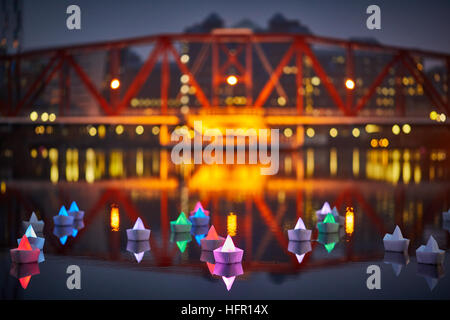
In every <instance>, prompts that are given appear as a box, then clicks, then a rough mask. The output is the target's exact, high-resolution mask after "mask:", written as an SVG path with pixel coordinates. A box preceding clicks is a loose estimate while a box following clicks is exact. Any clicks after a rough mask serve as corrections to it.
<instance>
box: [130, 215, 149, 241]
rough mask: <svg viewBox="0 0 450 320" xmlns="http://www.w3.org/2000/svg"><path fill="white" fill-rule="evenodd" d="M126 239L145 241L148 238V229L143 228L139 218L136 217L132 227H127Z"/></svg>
mask: <svg viewBox="0 0 450 320" xmlns="http://www.w3.org/2000/svg"><path fill="white" fill-rule="evenodd" d="M127 237H128V240H131V241H145V240H148V239H149V238H150V229H145V227H144V223H143V222H142V220H141V218H137V220H136V222H135V224H134V226H133V228H132V229H127Z"/></svg>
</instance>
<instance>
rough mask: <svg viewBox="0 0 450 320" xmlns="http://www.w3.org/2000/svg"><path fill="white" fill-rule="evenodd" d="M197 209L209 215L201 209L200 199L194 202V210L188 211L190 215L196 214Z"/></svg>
mask: <svg viewBox="0 0 450 320" xmlns="http://www.w3.org/2000/svg"><path fill="white" fill-rule="evenodd" d="M198 210H201V211H202V212H203V213H204V214H205V215H207V216H209V211H208V210H205V209H203V206H202V204H201V203H200V201H198V202H197V203H196V204H195V207H194V210H192V211H191V212H190V215H191V216H192V215H194V214H196V213H197V211H198Z"/></svg>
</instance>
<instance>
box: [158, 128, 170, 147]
mask: <svg viewBox="0 0 450 320" xmlns="http://www.w3.org/2000/svg"><path fill="white" fill-rule="evenodd" d="M159 144H160V145H161V146H167V145H168V144H169V129H168V128H167V125H164V124H163V125H162V126H161V128H160V130H159Z"/></svg>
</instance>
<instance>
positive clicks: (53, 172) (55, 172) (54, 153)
mask: <svg viewBox="0 0 450 320" xmlns="http://www.w3.org/2000/svg"><path fill="white" fill-rule="evenodd" d="M48 157H49V159H50V163H51V166H50V181H51V182H53V183H56V182H58V180H59V168H58V150H57V149H55V148H51V149H50V151H49V153H48Z"/></svg>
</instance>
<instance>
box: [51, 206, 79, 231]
mask: <svg viewBox="0 0 450 320" xmlns="http://www.w3.org/2000/svg"><path fill="white" fill-rule="evenodd" d="M73 220H74V219H73V217H72V216H69V214H68V213H67V210H66V207H64V206H61V209H59V213H58V215H57V216H54V217H53V222H54V223H55V225H56V226H71V225H73Z"/></svg>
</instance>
